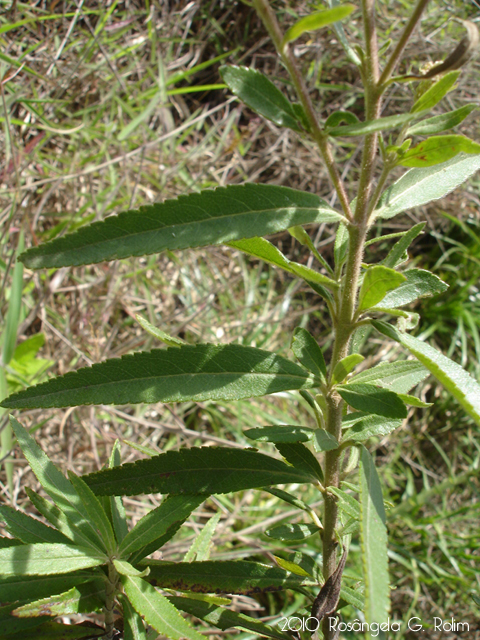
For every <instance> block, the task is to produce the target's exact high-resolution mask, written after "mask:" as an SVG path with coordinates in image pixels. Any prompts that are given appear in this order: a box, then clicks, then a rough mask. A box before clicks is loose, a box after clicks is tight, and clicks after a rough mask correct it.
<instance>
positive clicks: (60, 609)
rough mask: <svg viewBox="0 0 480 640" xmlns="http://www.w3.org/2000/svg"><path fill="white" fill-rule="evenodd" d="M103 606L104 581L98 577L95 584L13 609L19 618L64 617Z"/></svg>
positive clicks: (88, 584)
mask: <svg viewBox="0 0 480 640" xmlns="http://www.w3.org/2000/svg"><path fill="white" fill-rule="evenodd" d="M104 605H105V581H103V580H101V579H100V577H99V579H98V580H97V581H96V582H91V583H86V584H82V585H79V586H78V587H72V588H71V589H69V590H68V591H64V592H62V593H60V594H58V595H54V596H49V597H47V598H41V599H40V600H36V601H34V602H29V603H28V604H25V605H23V606H21V607H17V608H16V609H14V611H13V614H14V615H15V616H18V617H19V618H29V617H34V616H45V615H48V616H66V615H71V614H74V613H91V612H92V611H100V610H101V609H102V607H103V606H104Z"/></svg>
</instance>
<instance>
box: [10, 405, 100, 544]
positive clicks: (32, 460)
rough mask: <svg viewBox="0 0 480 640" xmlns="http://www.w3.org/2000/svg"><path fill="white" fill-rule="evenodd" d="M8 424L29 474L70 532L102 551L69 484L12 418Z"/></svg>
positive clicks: (89, 522) (98, 539) (92, 528)
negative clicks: (25, 460) (75, 531)
mask: <svg viewBox="0 0 480 640" xmlns="http://www.w3.org/2000/svg"><path fill="white" fill-rule="evenodd" d="M10 424H11V425H12V429H13V432H14V433H15V436H16V437H17V441H18V444H19V445H20V447H21V449H22V451H23V455H24V456H25V458H26V459H27V460H28V463H29V465H30V467H31V469H32V471H33V473H34V474H35V475H36V477H37V479H38V481H39V482H40V484H41V485H42V487H43V488H44V489H45V491H46V492H47V493H48V495H49V496H50V497H51V498H52V500H53V501H54V502H55V504H56V505H57V507H58V508H59V509H61V511H62V512H63V513H64V514H65V516H66V518H67V520H69V521H70V523H71V524H72V525H73V529H77V534H80V536H81V539H82V542H83V544H88V545H89V546H92V547H94V548H96V549H100V550H103V541H102V538H101V536H100V534H99V533H98V531H97V530H96V528H95V526H94V524H93V523H92V522H91V521H90V514H89V513H88V511H87V510H86V509H85V507H84V505H83V502H82V501H81V499H80V497H79V495H78V493H77V492H76V491H75V489H74V487H73V485H72V483H71V482H69V481H68V480H67V479H66V478H65V476H64V475H63V473H62V472H61V471H60V470H59V469H57V467H56V466H55V465H54V464H53V462H51V460H49V458H48V457H47V455H46V454H45V453H44V452H43V451H42V450H41V449H40V447H39V446H38V444H37V443H36V442H35V440H34V439H33V438H32V436H31V435H30V434H29V433H28V431H27V430H26V429H24V428H23V427H22V425H21V424H20V423H19V422H18V420H16V419H15V418H14V417H13V416H10ZM62 533H65V531H62ZM77 539H78V535H77Z"/></svg>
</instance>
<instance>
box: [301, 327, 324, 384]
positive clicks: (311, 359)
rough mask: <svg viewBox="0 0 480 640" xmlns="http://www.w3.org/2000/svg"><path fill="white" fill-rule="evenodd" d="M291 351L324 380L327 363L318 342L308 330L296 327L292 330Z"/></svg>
mask: <svg viewBox="0 0 480 640" xmlns="http://www.w3.org/2000/svg"><path fill="white" fill-rule="evenodd" d="M292 351H293V353H294V354H295V356H296V358H297V359H298V361H299V362H301V364H303V366H304V367H306V368H307V369H308V370H309V371H311V372H312V373H313V374H315V375H316V376H317V377H318V378H320V380H322V381H323V382H326V379H327V365H326V364H325V359H324V357H323V353H322V350H321V349H320V347H319V345H318V342H317V341H316V340H315V338H314V337H313V336H312V334H311V333H310V332H308V331H307V330H306V329H303V328H302V327H297V328H296V329H295V331H294V332H293V339H292Z"/></svg>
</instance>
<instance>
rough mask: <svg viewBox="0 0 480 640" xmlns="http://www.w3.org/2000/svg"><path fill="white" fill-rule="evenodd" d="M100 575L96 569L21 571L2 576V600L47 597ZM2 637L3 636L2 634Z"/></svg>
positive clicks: (11, 600) (0, 586) (0, 597)
mask: <svg viewBox="0 0 480 640" xmlns="http://www.w3.org/2000/svg"><path fill="white" fill-rule="evenodd" d="M99 577H101V574H100V573H95V571H94V570H92V571H74V572H67V573H66V574H57V575H50V576H44V575H42V576H30V575H24V574H22V573H19V574H17V575H14V576H10V577H8V578H6V577H2V578H0V602H8V601H10V602H15V601H16V600H37V599H39V598H46V597H48V596H51V595H52V594H57V593H63V592H64V591H67V590H69V589H71V588H72V587H75V586H79V585H82V584H84V583H86V582H92V581H95V580H96V579H98V578H99ZM0 625H1V622H0ZM0 629H1V626H0ZM0 637H2V636H1V635H0Z"/></svg>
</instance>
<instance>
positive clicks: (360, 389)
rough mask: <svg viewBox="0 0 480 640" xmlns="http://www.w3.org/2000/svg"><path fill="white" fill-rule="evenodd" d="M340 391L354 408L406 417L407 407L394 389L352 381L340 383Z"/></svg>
mask: <svg viewBox="0 0 480 640" xmlns="http://www.w3.org/2000/svg"><path fill="white" fill-rule="evenodd" d="M337 390H338V393H339V394H340V395H341V396H342V398H343V399H344V400H345V402H347V403H348V404H349V405H350V406H351V407H353V408H354V409H358V410H359V411H365V412H366V413H373V414H375V415H378V416H385V417H386V418H406V417H407V408H406V406H405V405H404V404H403V402H402V401H401V400H400V398H399V397H398V396H397V394H396V393H393V392H392V391H387V389H379V388H377V387H375V386H374V385H373V384H364V383H350V384H345V385H339V386H338V387H337Z"/></svg>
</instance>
